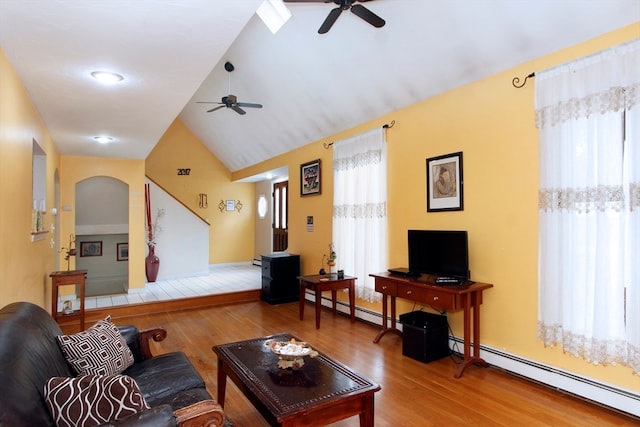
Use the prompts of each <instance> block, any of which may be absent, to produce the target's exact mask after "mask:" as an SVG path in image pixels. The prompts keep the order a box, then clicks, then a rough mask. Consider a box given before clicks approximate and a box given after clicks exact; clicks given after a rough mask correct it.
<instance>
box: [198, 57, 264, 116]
mask: <svg viewBox="0 0 640 427" xmlns="http://www.w3.org/2000/svg"><path fill="white" fill-rule="evenodd" d="M224 69H225V70H227V72H229V73H231V72H232V71H233V70H235V67H234V66H233V64H232V63H231V62H225V64H224ZM229 92H231V77H229ZM221 101H222V102H213V101H197V104H218V106H217V107H213V108H212V109H210V110H207V113H211V112H214V111H217V110H219V109H221V108H231V109H232V110H233V111H235V112H236V113H238V114H243V115H244V114H247V112H246V111H244V110H243V109H242V107H245V108H262V104H254V103H252V102H238V97H237V96H235V95H231V94H229V95H227V96H223V97H222V99H221Z"/></svg>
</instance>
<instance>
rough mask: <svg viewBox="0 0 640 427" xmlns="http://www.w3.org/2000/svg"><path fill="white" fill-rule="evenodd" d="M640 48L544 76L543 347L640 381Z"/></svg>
mask: <svg viewBox="0 0 640 427" xmlns="http://www.w3.org/2000/svg"><path fill="white" fill-rule="evenodd" d="M639 96H640V41H638V40H636V41H634V42H631V43H628V44H625V45H621V46H617V47H614V48H611V49H609V50H607V51H604V52H601V53H599V54H596V55H593V56H589V57H586V58H583V59H580V60H577V61H575V62H572V63H570V64H566V65H563V66H560V67H557V68H554V69H551V70H548V71H544V72H541V73H536V125H537V127H538V128H539V137H540V188H539V264H538V268H539V270H538V282H539V283H538V291H539V298H538V337H539V339H541V340H542V341H543V342H544V344H545V345H547V346H556V345H559V346H561V348H562V349H563V350H564V351H565V352H568V353H571V354H573V355H575V356H578V357H582V358H584V359H585V360H587V361H589V362H591V363H594V364H602V365H606V364H622V365H626V366H629V367H631V368H632V369H633V372H634V373H636V374H638V373H640V313H639V311H640V105H638V97H639Z"/></svg>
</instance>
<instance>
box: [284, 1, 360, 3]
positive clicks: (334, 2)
mask: <svg viewBox="0 0 640 427" xmlns="http://www.w3.org/2000/svg"><path fill="white" fill-rule="evenodd" d="M283 1H284V2H285V3H331V2H333V3H338V2H336V1H335V0H283ZM360 1H362V0H360ZM365 1H366V0H365Z"/></svg>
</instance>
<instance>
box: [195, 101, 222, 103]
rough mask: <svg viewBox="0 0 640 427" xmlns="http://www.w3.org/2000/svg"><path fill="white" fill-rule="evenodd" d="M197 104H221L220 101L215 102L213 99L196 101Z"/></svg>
mask: <svg viewBox="0 0 640 427" xmlns="http://www.w3.org/2000/svg"><path fill="white" fill-rule="evenodd" d="M196 104H220V103H219V102H213V101H196Z"/></svg>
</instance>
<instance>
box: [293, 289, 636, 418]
mask: <svg viewBox="0 0 640 427" xmlns="http://www.w3.org/2000/svg"><path fill="white" fill-rule="evenodd" d="M305 299H306V300H307V301H310V302H313V303H315V295H314V294H313V293H309V292H307V295H306V298H305ZM322 305H323V306H325V307H331V299H330V298H329V297H322ZM336 309H337V310H338V311H339V312H340V313H343V314H346V315H348V314H349V305H348V304H347V303H346V302H344V301H338V303H337V308H336ZM356 318H358V319H360V320H362V321H365V322H368V323H372V324H377V325H381V324H382V314H380V313H377V312H375V311H371V310H367V309H364V308H362V307H356ZM388 320H390V319H388ZM398 329H400V330H402V324H398ZM457 345H460V346H462V345H463V339H462V338H461V337H457V336H450V337H449V348H454V346H457ZM480 357H482V358H483V359H484V360H485V361H486V362H487V363H489V364H490V365H494V366H497V367H499V368H501V369H504V370H505V371H509V372H512V373H514V374H516V375H520V376H522V377H525V378H527V379H529V380H531V381H535V382H538V383H542V384H544V385H546V386H549V387H552V388H555V389H558V390H562V391H563V392H566V393H570V394H573V395H576V396H579V397H582V398H584V399H588V400H591V401H593V402H595V403H597V404H601V405H604V406H608V407H610V408H612V409H615V410H618V411H621V412H625V413H627V414H630V415H633V416H636V417H640V394H638V393H636V392H634V391H632V390H626V389H623V388H620V387H618V386H614V385H610V384H606V383H603V382H601V381H597V380H594V379H591V378H587V377H583V376H579V375H576V374H573V373H571V372H568V371H565V370H562V369H558V368H555V367H553V366H549V365H545V364H542V363H539V362H535V361H533V360H529V359H527V358H524V357H521V356H518V355H515V354H511V353H508V352H505V351H502V350H498V349H495V348H492V347H489V346H486V345H482V344H481V345H480Z"/></svg>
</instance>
